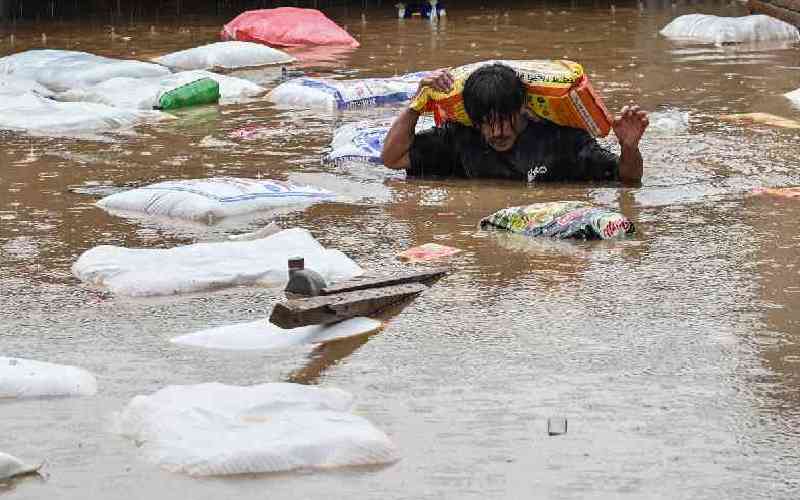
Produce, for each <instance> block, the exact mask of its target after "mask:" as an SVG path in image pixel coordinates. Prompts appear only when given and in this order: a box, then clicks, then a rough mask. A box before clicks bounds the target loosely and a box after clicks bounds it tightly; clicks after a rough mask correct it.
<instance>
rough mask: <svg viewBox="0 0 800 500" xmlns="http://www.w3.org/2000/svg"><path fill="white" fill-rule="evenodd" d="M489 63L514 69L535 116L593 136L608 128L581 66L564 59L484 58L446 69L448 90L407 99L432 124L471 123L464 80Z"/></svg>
mask: <svg viewBox="0 0 800 500" xmlns="http://www.w3.org/2000/svg"><path fill="white" fill-rule="evenodd" d="M492 63H502V64H505V65H507V66H510V67H511V68H512V69H514V71H516V72H517V74H518V75H519V77H520V78H521V79H522V81H523V82H524V84H525V87H526V88H527V94H528V107H529V108H530V109H531V111H533V113H535V114H536V115H537V116H539V117H541V118H544V119H545V120H549V121H551V122H553V123H556V124H558V125H563V126H566V127H574V128H581V129H584V130H586V131H587V132H589V133H590V134H591V135H593V136H595V137H605V136H606V135H608V133H609V131H610V130H611V121H612V117H611V115H610V114H609V113H608V110H607V109H606V107H605V105H604V104H603V100H602V99H601V98H600V96H599V95H598V94H597V92H595V90H594V89H593V88H592V85H591V84H590V83H589V79H588V78H587V76H586V74H585V73H584V72H583V67H582V66H581V65H580V64H578V63H576V62H572V61H566V60H552V61H550V60H531V61H502V60H498V61H484V62H479V63H473V64H468V65H466V66H459V67H458V68H454V69H452V70H450V72H451V73H452V75H453V78H454V80H455V82H454V84H453V88H452V89H451V91H450V92H447V93H445V92H439V91H437V90H434V89H432V88H430V87H423V88H422V89H420V91H419V92H417V94H416V96H414V98H413V99H412V101H411V108H412V109H414V110H416V111H417V112H419V113H432V114H433V116H434V118H435V120H436V124H437V125H440V124H442V123H444V122H446V121H457V122H460V123H463V124H464V125H472V121H471V120H470V118H469V116H467V112H466V111H465V110H464V99H463V98H462V95H461V94H462V92H463V91H464V83H465V82H466V81H467V78H469V75H471V74H472V72H473V71H475V70H476V69H478V68H480V67H481V66H485V65H487V64H492Z"/></svg>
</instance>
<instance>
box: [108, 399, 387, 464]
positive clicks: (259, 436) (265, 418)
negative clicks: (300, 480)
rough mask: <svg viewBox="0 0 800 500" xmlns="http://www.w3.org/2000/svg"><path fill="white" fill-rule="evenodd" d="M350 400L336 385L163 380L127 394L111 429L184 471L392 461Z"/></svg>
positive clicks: (161, 461) (382, 437) (381, 438)
mask: <svg viewBox="0 0 800 500" xmlns="http://www.w3.org/2000/svg"><path fill="white" fill-rule="evenodd" d="M352 405H353V397H352V396H351V395H350V394H349V393H347V392H344V391H342V390H339V389H323V388H319V387H312V386H304V385H299V384H285V383H273V384H261V385H254V386H250V387H237V386H229V385H223V384H219V383H211V384H200V385H187V386H169V387H166V388H164V389H161V390H160V391H158V392H156V393H154V394H151V395H147V396H136V397H135V398H133V399H132V400H131V402H130V403H129V404H128V405H127V406H126V407H125V409H124V410H123V411H122V412H121V413H120V414H119V415H118V416H117V418H116V421H115V427H116V429H115V430H116V432H118V433H119V434H122V435H123V436H126V437H128V438H130V439H131V440H133V441H134V442H136V443H137V444H140V449H141V450H142V452H143V453H144V454H145V456H146V457H147V459H148V460H150V461H151V462H153V463H155V464H157V465H159V466H161V467H163V468H165V469H167V470H169V471H171V472H181V473H185V474H189V475H191V476H219V475H230V474H247V473H265V472H279V471H290V470H297V469H324V468H330V467H342V466H353V465H373V464H388V463H392V462H394V461H396V460H397V459H398V455H397V450H396V449H395V447H394V445H393V444H392V442H391V441H390V440H389V438H388V437H387V436H386V434H384V433H383V432H382V431H380V430H379V429H377V428H376V427H375V426H373V425H372V424H371V423H370V422H369V421H367V420H366V419H364V418H363V417H360V416H356V415H353V414H351V413H349V411H350V409H351V407H352Z"/></svg>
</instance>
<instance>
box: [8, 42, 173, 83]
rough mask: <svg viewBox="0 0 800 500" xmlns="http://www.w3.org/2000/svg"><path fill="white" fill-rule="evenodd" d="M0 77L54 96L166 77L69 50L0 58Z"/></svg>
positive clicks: (141, 65)
mask: <svg viewBox="0 0 800 500" xmlns="http://www.w3.org/2000/svg"><path fill="white" fill-rule="evenodd" d="M0 74H10V75H15V76H18V77H20V78H30V79H32V80H35V81H37V82H39V83H40V84H42V85H44V86H45V87H47V88H48V89H50V90H53V91H55V92H64V91H66V90H69V89H76V88H82V87H90V86H92V85H95V84H97V83H100V82H102V81H105V80H109V79H111V78H116V77H122V76H125V77H129V78H148V77H155V76H166V75H168V74H170V70H169V69H167V68H165V67H163V66H160V65H158V64H153V63H146V62H141V61H130V60H124V59H111V58H108V57H101V56H96V55H94V54H88V53H86V52H74V51H70V50H29V51H26V52H20V53H17V54H13V55H10V56H7V57H3V58H0Z"/></svg>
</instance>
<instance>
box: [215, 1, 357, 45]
mask: <svg viewBox="0 0 800 500" xmlns="http://www.w3.org/2000/svg"><path fill="white" fill-rule="evenodd" d="M222 39H223V40H240V41H243V42H258V43H263V44H266V45H272V46H275V47H304V46H306V45H344V46H348V47H358V46H359V43H358V42H357V41H356V39H355V38H353V37H352V36H350V34H349V33H348V32H347V31H345V30H344V29H342V28H340V27H339V25H337V24H336V23H335V22H333V21H331V20H330V19H328V17H327V16H326V15H325V14H323V13H322V12H320V11H318V10H316V9H299V8H297V7H279V8H277V9H261V10H249V11H247V12H243V13H242V14H239V15H238V16H237V17H236V18H235V19H234V20H233V21H231V22H229V23H228V24H226V25H225V26H224V27H223V28H222Z"/></svg>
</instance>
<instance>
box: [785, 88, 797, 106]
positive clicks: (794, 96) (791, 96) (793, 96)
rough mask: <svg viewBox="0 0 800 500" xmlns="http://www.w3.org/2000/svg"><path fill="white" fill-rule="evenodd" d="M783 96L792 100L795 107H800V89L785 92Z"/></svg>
mask: <svg viewBox="0 0 800 500" xmlns="http://www.w3.org/2000/svg"><path fill="white" fill-rule="evenodd" d="M783 96H784V97H786V98H787V99H789V100H790V101H792V105H794V107H796V108H799V109H800V89H797V90H793V91H791V92H787V93H785V94H783Z"/></svg>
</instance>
